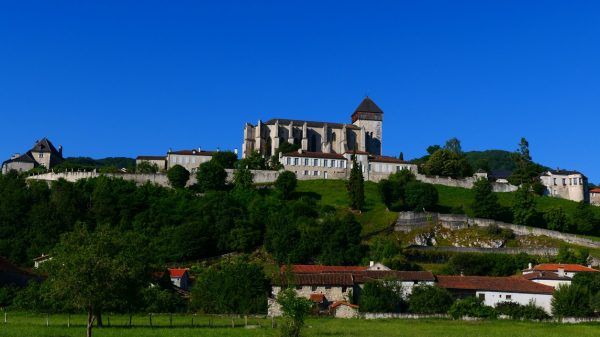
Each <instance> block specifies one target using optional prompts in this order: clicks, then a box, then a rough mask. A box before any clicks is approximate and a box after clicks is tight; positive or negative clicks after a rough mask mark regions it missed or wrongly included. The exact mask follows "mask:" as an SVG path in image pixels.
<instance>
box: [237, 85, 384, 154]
mask: <svg viewBox="0 0 600 337" xmlns="http://www.w3.org/2000/svg"><path fill="white" fill-rule="evenodd" d="M382 123H383V111H382V110H381V109H380V108H379V107H378V106H377V104H375V102H373V100H371V99H370V98H369V97H365V98H364V99H363V101H362V102H361V103H360V104H359V105H358V107H357V108H356V110H355V111H354V113H353V114H352V123H351V124H343V123H328V122H314V121H303V120H291V119H281V118H274V119H270V120H268V121H266V122H262V121H260V120H259V121H258V124H257V125H252V124H250V123H246V125H245V127H244V144H243V145H242V149H243V152H242V157H244V158H245V157H247V156H248V155H250V153H252V151H257V152H258V153H260V154H262V155H263V156H271V155H273V154H275V153H276V151H277V149H278V148H279V145H280V144H282V143H283V142H288V143H290V144H297V145H299V146H300V148H301V150H302V151H304V152H313V153H315V152H316V153H339V154H344V153H347V152H354V151H356V152H357V153H365V152H366V153H369V154H372V155H377V156H379V155H381V141H382V130H381V129H382Z"/></svg>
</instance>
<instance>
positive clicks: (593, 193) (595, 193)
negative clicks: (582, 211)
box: [590, 188, 600, 206]
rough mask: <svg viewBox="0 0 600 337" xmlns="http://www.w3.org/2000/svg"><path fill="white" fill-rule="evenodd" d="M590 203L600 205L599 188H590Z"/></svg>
mask: <svg viewBox="0 0 600 337" xmlns="http://www.w3.org/2000/svg"><path fill="white" fill-rule="evenodd" d="M590 204H592V205H594V206H600V188H592V189H590Z"/></svg>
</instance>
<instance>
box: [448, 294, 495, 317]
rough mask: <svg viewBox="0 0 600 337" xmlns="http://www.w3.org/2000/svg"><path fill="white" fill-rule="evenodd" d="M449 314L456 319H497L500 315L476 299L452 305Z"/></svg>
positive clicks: (468, 299) (468, 298) (467, 299)
mask: <svg viewBox="0 0 600 337" xmlns="http://www.w3.org/2000/svg"><path fill="white" fill-rule="evenodd" d="M448 314H450V316H452V318H454V319H458V318H461V317H465V316H468V317H478V318H496V317H497V316H498V314H497V313H496V310H494V308H492V307H489V306H486V305H484V304H483V302H482V301H481V300H479V299H477V298H475V297H467V298H465V299H462V300H458V301H456V302H454V304H452V306H451V307H450V310H448Z"/></svg>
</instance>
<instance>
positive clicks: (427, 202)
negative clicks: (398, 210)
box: [406, 181, 439, 211]
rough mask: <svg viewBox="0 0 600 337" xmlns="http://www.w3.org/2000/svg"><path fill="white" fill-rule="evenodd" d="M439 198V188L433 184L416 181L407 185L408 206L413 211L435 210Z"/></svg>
mask: <svg viewBox="0 0 600 337" xmlns="http://www.w3.org/2000/svg"><path fill="white" fill-rule="evenodd" d="M438 198H439V196H438V191H437V188H435V186H433V185H432V184H426V183H422V182H418V181H414V182H410V183H408V184H407V185H406V205H407V206H408V207H409V208H410V209H412V210H415V211H422V210H424V209H429V210H431V209H434V208H435V206H436V205H437V202H438Z"/></svg>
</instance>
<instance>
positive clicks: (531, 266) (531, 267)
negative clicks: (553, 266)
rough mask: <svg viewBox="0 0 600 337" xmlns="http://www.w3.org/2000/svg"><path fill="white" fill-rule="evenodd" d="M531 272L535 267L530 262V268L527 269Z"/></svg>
mask: <svg viewBox="0 0 600 337" xmlns="http://www.w3.org/2000/svg"><path fill="white" fill-rule="evenodd" d="M527 269H529V270H531V269H533V265H532V264H531V262H529V268H527Z"/></svg>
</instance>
